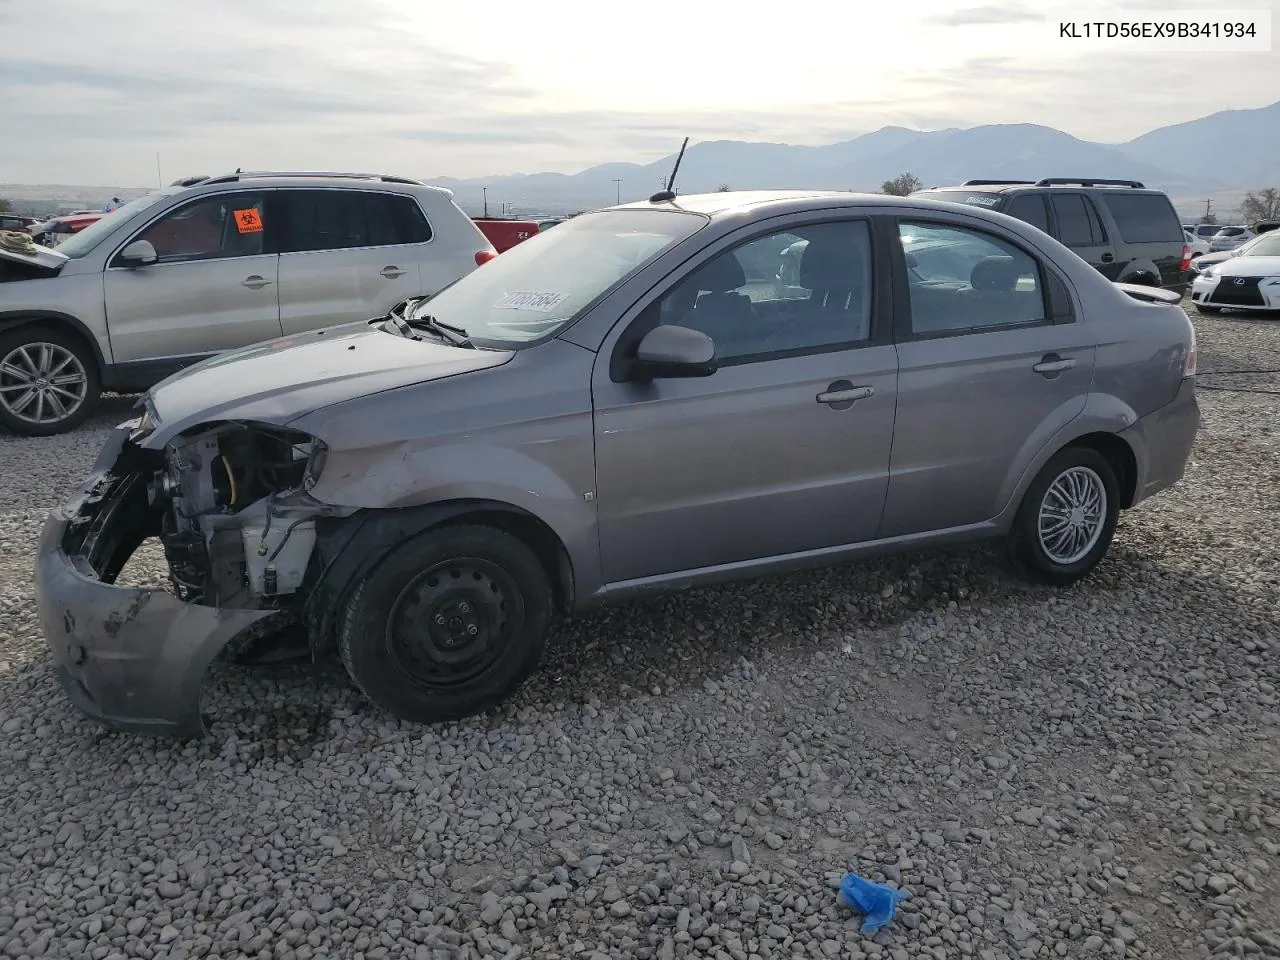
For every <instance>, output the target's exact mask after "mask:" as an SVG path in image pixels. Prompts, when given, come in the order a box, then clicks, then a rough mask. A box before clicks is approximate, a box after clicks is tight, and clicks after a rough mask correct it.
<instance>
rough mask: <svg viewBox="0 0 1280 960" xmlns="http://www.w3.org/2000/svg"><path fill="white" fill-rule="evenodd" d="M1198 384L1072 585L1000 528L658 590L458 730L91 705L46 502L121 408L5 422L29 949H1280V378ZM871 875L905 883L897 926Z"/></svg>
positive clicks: (1, 497)
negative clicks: (162, 722)
mask: <svg viewBox="0 0 1280 960" xmlns="http://www.w3.org/2000/svg"><path fill="white" fill-rule="evenodd" d="M1199 326H1200V336H1201V351H1202V353H1201V363H1200V365H1201V370H1203V371H1208V370H1214V369H1219V370H1221V369H1240V368H1258V367H1267V368H1275V369H1280V323H1275V322H1272V323H1271V324H1267V323H1264V322H1246V321H1241V320H1231V319H1218V320H1201V321H1200V322H1199ZM1203 383H1204V385H1206V386H1207V385H1222V386H1241V385H1243V386H1250V385H1252V386H1253V387H1257V388H1262V389H1270V390H1280V377H1253V378H1250V377H1233V378H1229V377H1218V378H1205V380H1204V381H1203ZM1202 404H1203V409H1204V426H1203V432H1202V434H1201V438H1200V440H1199V443H1198V445H1197V447H1196V451H1195V455H1194V463H1193V465H1192V466H1191V468H1190V472H1189V474H1188V477H1187V479H1186V480H1185V481H1184V483H1183V484H1182V485H1180V486H1179V487H1178V488H1177V489H1176V490H1174V491H1173V492H1171V493H1169V494H1166V495H1164V496H1161V497H1159V498H1157V499H1156V500H1154V501H1152V502H1151V503H1149V504H1147V505H1144V506H1143V507H1141V508H1139V509H1138V510H1136V511H1134V512H1132V513H1131V514H1127V515H1125V516H1124V517H1123V518H1122V520H1121V525H1120V529H1119V532H1118V535H1117V542H1116V546H1115V548H1114V551H1113V554H1112V558H1111V559H1110V560H1109V561H1108V562H1106V563H1105V564H1104V565H1103V566H1102V567H1101V568H1100V569H1099V570H1098V572H1097V573H1096V575H1095V576H1094V577H1092V578H1091V579H1090V580H1089V581H1088V582H1086V583H1084V584H1082V585H1078V586H1077V587H1075V588H1072V589H1069V590H1065V591H1054V590H1049V589H1039V588H1034V589H1033V588H1028V587H1025V586H1022V585H1020V584H1018V583H1017V582H1015V581H1013V580H1011V579H1009V578H1008V577H1006V576H1004V575H1003V574H1002V573H1001V572H1000V571H999V569H998V568H997V567H996V565H995V564H994V562H993V561H992V559H991V557H990V555H989V553H988V551H986V550H984V549H975V550H966V551H958V552H950V553H946V554H936V553H935V554H928V555H916V556H910V557H902V558H897V559H894V560H890V561H887V562H882V563H877V564H862V565H855V566H849V567H845V568H840V569H835V570H829V571H825V572H821V573H815V574H805V575H797V576H789V577H784V578H777V579H772V580H767V581H761V582H755V583H750V584H743V585H735V586H732V587H726V588H718V589H712V590H704V591H698V592H692V593H688V594H685V595H682V596H680V597H676V598H668V599H664V600H658V601H654V602H647V603H643V604H634V605H629V606H626V607H623V608H619V609H617V610H614V611H611V612H608V613H604V614H601V615H598V616H593V617H590V618H582V619H579V620H576V621H574V622H572V623H569V624H567V625H565V626H564V627H563V628H562V629H561V630H560V631H559V632H558V634H557V636H556V638H555V642H554V644H553V650H552V652H551V654H550V656H549V659H548V661H547V662H546V664H545V667H544V669H543V670H542V671H541V672H540V674H539V675H538V676H537V677H536V679H535V680H534V681H533V682H532V683H531V684H530V685H529V686H528V687H527V688H526V689H525V690H524V691H523V692H522V694H521V695H520V696H519V697H517V699H516V700H515V701H514V702H512V703H511V704H509V705H508V706H507V707H506V708H505V709H502V710H501V711H499V712H497V713H496V714H494V715H492V716H490V717H486V718H484V719H483V720H480V721H478V722H474V723H464V724H457V725H452V726H447V727H441V728H433V729H425V728H414V727H411V726H408V725H401V724H398V723H396V722H393V721H389V720H388V719H387V718H386V717H385V716H383V715H380V714H378V713H377V712H375V711H373V710H371V709H370V708H367V707H366V706H364V705H363V704H362V703H361V702H360V701H359V700H358V699H356V697H355V696H354V695H353V694H352V693H351V691H350V689H349V687H348V686H347V685H346V684H345V683H344V681H343V677H342V674H341V671H340V669H335V668H334V667H333V666H331V665H321V666H320V667H318V668H312V667H310V666H306V665H297V664H294V665H278V666H274V667H266V668H262V667H259V668H243V667H232V666H224V667H219V668H218V669H217V670H216V671H215V674H214V676H213V677H212V678H211V681H210V684H209V688H208V694H209V696H208V706H209V708H210V709H211V711H212V712H213V713H214V714H215V715H216V716H217V718H218V722H217V725H216V727H215V732H214V734H213V735H212V736H211V737H210V738H208V739H206V740H204V741H201V742H198V743H192V744H176V745H175V744H172V743H167V742H157V741H153V740H148V739H142V738H134V737H126V736H121V735H109V734H105V733H102V732H100V731H98V730H96V729H95V728H94V727H93V726H92V725H91V724H89V723H88V722H86V721H84V720H82V719H81V718H80V717H79V716H78V715H76V714H74V713H73V712H72V710H71V708H70V707H69V706H68V704H67V703H66V701H65V700H64V698H63V696H62V694H61V692H60V690H59V689H58V687H57V685H56V683H55V681H54V679H53V677H52V675H51V673H50V671H49V667H48V660H47V657H46V654H45V651H44V645H43V641H42V639H41V637H40V635H39V631H38V629H37V626H36V620H35V604H34V602H33V599H32V587H31V583H30V569H31V566H32V560H33V556H32V548H33V543H34V537H35V534H36V531H37V528H38V526H39V523H40V521H41V519H42V517H43V515H44V512H45V511H46V509H47V508H48V507H49V506H50V505H51V504H52V503H54V502H55V501H56V500H57V499H58V498H59V497H61V496H62V495H63V494H65V493H66V491H67V490H68V489H69V488H70V487H71V486H72V485H73V484H74V483H75V482H76V481H77V480H78V479H79V478H80V477H81V476H82V474H83V472H84V471H85V470H86V469H87V467H88V465H89V463H90V462H91V460H92V458H93V456H94V455H95V454H96V452H97V449H98V447H99V445H100V443H101V441H102V438H103V434H104V431H105V430H106V429H107V428H108V426H109V425H110V424H111V423H113V422H115V421H118V420H120V419H123V418H124V416H125V415H126V413H127V409H128V407H127V404H126V403H125V402H123V401H113V402H112V403H110V404H108V405H107V407H106V408H105V409H104V410H103V412H102V414H101V415H100V416H98V417H97V418H96V420H95V421H94V423H93V424H91V425H90V426H88V427H86V428H84V429H82V430H80V431H78V432H77V433H76V434H74V435H72V436H68V437H62V438H55V439H49V440H39V441H32V440H18V439H15V438H12V437H7V436H6V437H0V558H2V559H0V614H2V616H0V731H2V735H0V797H3V798H4V803H3V804H2V805H0V956H7V957H39V956H45V957H59V958H78V957H92V958H94V960H104V958H111V960H121V958H126V957H155V958H159V957H169V958H174V960H177V958H183V957H202V956H205V957H259V958H276V960H283V958H293V957H296V958H308V957H314V958H320V957H351V958H384V957H385V958H401V957H403V958H410V960H436V958H446V957H506V958H515V957H566V956H569V957H583V958H588V957H637V958H641V960H643V958H663V960H666V958H673V957H681V956H694V955H697V956H714V957H732V958H737V960H742V958H746V957H777V956H797V957H799V956H805V957H862V956H874V957H885V958H889V960H904V958H917V957H919V958H951V957H976V958H981V960H998V958H1013V957H1086V956H1101V957H1118V956H1127V957H1143V958H1160V960H1168V958H1174V957H1201V956H1208V955H1210V954H1216V955H1222V956H1244V955H1246V954H1254V955H1259V954H1261V955H1270V956H1280V859H1277V853H1278V852H1280V775H1278V773H1277V771H1278V769H1280V739H1278V738H1277V733H1278V732H1280V731H1278V729H1277V728H1278V726H1280V724H1278V722H1277V684H1280V669H1278V668H1277V661H1276V651H1277V649H1280V628H1278V627H1277V622H1278V621H1277V614H1278V613H1280V609H1278V608H1280V602H1278V601H1280V586H1277V584H1278V582H1280V565H1278V563H1277V547H1276V540H1275V531H1276V529H1277V522H1276V520H1277V511H1278V510H1280V496H1277V489H1278V488H1277V481H1278V480H1280V457H1278V456H1277V452H1278V451H1277V432H1276V431H1277V429H1278V427H1277V425H1278V424H1280V419H1278V418H1277V413H1280V396H1274V395H1264V394H1257V393H1243V392H1209V391H1206V392H1205V393H1204V394H1203V395H1202ZM133 575H134V576H140V577H144V578H147V579H151V578H155V577H158V576H160V575H161V569H160V566H159V556H158V554H156V553H154V552H150V553H147V554H146V555H144V556H142V557H141V558H140V560H139V562H138V564H136V565H135V569H134V571H133ZM849 869H854V870H857V871H859V872H861V873H863V874H864V875H869V876H871V877H873V878H875V879H878V880H882V881H888V882H890V883H892V884H894V885H898V886H901V887H903V888H905V889H907V890H909V891H910V893H911V899H910V900H908V901H907V902H906V903H904V904H903V906H902V908H901V910H900V913H899V916H898V918H897V919H896V920H895V922H894V923H893V924H892V925H891V926H890V927H889V928H887V929H886V930H884V931H881V932H880V933H879V934H877V935H876V936H875V937H874V938H867V937H864V936H862V935H861V933H860V932H859V924H858V922H857V920H856V919H855V918H854V916H853V915H852V913H851V911H849V910H848V909H847V908H845V907H842V906H840V905H839V903H838V899H837V895H836V893H835V890H834V885H835V884H836V883H837V882H838V879H839V877H840V876H841V874H842V873H843V872H844V871H845V870H849Z"/></svg>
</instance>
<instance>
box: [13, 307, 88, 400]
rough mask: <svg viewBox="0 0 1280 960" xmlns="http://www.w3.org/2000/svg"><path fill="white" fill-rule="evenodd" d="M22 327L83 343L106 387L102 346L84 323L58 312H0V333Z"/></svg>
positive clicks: (67, 314)
mask: <svg viewBox="0 0 1280 960" xmlns="http://www.w3.org/2000/svg"><path fill="white" fill-rule="evenodd" d="M23 327H47V328H50V329H53V330H62V331H65V332H68V333H70V334H72V335H73V336H75V337H77V338H78V339H80V340H82V341H84V343H85V345H86V346H87V347H88V348H89V350H90V351H91V352H92V354H93V362H94V363H95V364H96V365H97V367H98V376H99V378H100V379H101V380H102V382H103V385H104V386H106V384H107V381H108V380H109V377H108V375H107V374H108V369H107V368H108V366H109V364H108V362H107V358H106V356H105V355H104V354H103V352H102V345H101V344H100V343H99V342H98V338H97V337H95V336H94V335H93V333H92V332H91V331H90V330H89V328H88V327H87V326H85V324H84V322H83V321H81V320H79V319H77V318H76V317H73V316H72V315H71V314H69V313H62V312H60V311H58V310H4V311H0V333H9V332H11V331H13V330H20V329H22V328H23Z"/></svg>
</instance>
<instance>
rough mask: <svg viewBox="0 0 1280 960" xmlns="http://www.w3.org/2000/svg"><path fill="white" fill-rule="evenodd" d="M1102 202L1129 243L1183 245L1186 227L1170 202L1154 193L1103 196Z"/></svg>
mask: <svg viewBox="0 0 1280 960" xmlns="http://www.w3.org/2000/svg"><path fill="white" fill-rule="evenodd" d="M1101 197H1102V202H1103V203H1105V204H1106V205H1107V209H1108V210H1110V211H1111V217H1112V219H1114V220H1115V222H1116V228H1117V229H1118V230H1119V231H1120V238H1121V239H1122V240H1124V242H1125V243H1164V242H1175V243H1181V242H1183V239H1184V237H1183V234H1182V224H1181V223H1179V222H1178V215H1177V213H1175V212H1174V209H1173V204H1171V203H1170V202H1169V200H1168V198H1166V197H1164V196H1162V195H1160V194H1154V193H1137V194H1134V193H1120V192H1115V193H1103V194H1101Z"/></svg>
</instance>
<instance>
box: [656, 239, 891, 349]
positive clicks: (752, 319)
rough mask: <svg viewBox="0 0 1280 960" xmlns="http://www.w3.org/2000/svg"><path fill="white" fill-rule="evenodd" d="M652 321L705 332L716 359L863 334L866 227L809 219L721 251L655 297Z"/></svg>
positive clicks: (816, 345) (867, 290)
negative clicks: (810, 221) (805, 223)
mask: <svg viewBox="0 0 1280 960" xmlns="http://www.w3.org/2000/svg"><path fill="white" fill-rule="evenodd" d="M658 322H659V323H670V324H678V325H680V326H684V327H692V328H693V329H695V330H700V331H701V332H703V333H705V334H706V335H707V336H709V337H710V338H711V339H712V341H714V342H715V345H716V356H717V358H718V359H719V360H720V362H721V363H724V362H731V361H735V360H736V361H739V362H743V361H746V360H749V359H751V358H756V357H765V356H771V355H774V354H778V353H787V352H790V351H795V352H806V351H811V350H820V349H823V348H831V347H835V346H838V345H841V344H855V343H859V342H863V341H866V340H868V339H869V338H870V336H871V233H870V229H869V228H868V225H867V223H866V221H863V220H851V221H845V222H834V223H820V224H813V225H811V226H805V227H796V228H794V229H792V230H788V231H781V232H777V233H771V234H768V235H767V236H763V237H758V238H756V239H754V240H750V241H748V242H746V243H743V244H741V245H739V246H737V247H734V248H732V249H729V250H726V251H724V252H723V253H720V254H718V255H717V256H715V257H714V258H712V259H711V260H709V261H707V262H706V263H704V264H702V265H701V266H700V267H698V268H696V269H695V270H694V271H693V273H691V274H690V275H689V276H687V277H685V278H684V279H683V280H681V281H680V282H679V283H677V284H676V286H675V287H674V288H672V289H671V290H670V291H669V292H668V293H667V294H666V295H665V296H664V297H663V298H662V299H661V301H659V304H658Z"/></svg>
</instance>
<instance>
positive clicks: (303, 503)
mask: <svg viewBox="0 0 1280 960" xmlns="http://www.w3.org/2000/svg"><path fill="white" fill-rule="evenodd" d="M154 431H155V423H154V414H153V413H152V412H151V411H150V409H148V411H147V413H145V414H144V415H143V416H142V417H140V418H139V419H137V420H132V421H129V422H127V423H125V424H122V425H121V426H120V427H118V428H116V430H115V431H114V432H113V434H112V436H111V439H110V440H109V441H108V443H107V445H106V447H105V448H104V449H103V451H102V453H101V455H100V456H99V458H98V461H97V463H96V464H95V465H94V468H93V470H92V471H91V473H90V475H89V477H88V478H87V480H86V481H85V483H84V484H83V486H82V487H81V489H80V491H79V492H78V494H77V495H76V496H75V497H73V498H72V499H71V500H70V501H68V502H67V503H65V504H63V505H62V506H60V507H58V508H56V509H54V510H53V511H52V513H51V514H50V516H49V517H48V519H47V520H46V522H45V526H44V530H43V533H42V536H41V543H40V550H39V559H38V562H37V570H36V580H37V592H38V598H39V609H40V617H41V621H42V624H43V627H44V631H45V637H46V639H47V640H48V643H49V646H50V649H51V652H52V655H53V660H54V663H55V666H56V670H57V673H58V676H59V679H60V680H61V682H62V685H63V687H64V689H65V690H66V693H67V695H68V697H69V698H70V699H71V701H72V702H73V704H74V705H75V706H76V707H77V708H78V709H79V710H80V711H81V712H83V713H85V714H86V715H88V716H90V717H92V718H94V719H96V720H98V721H100V722H101V723H103V724H104V725H105V726H107V727H110V728H113V729H119V730H127V731H134V732H145V733H153V734H169V735H172V736H177V737H198V736H202V735H204V734H205V733H206V732H207V726H206V719H205V717H204V715H203V713H202V710H201V687H202V685H203V681H204V675H205V673H206V671H207V669H208V667H209V665H210V663H211V662H212V661H213V659H214V658H215V657H216V656H217V655H218V653H219V652H220V651H222V650H223V649H224V648H225V647H227V645H228V644H230V643H231V642H232V641H233V640H236V639H237V638H247V637H251V636H254V635H261V634H265V633H268V632H272V631H274V630H276V629H278V628H281V627H283V626H285V625H288V624H289V623H290V622H292V621H295V620H296V619H297V618H298V616H299V613H300V607H301V604H302V597H303V595H304V582H305V581H306V579H307V577H308V572H309V569H310V568H311V563H312V554H313V552H314V551H315V542H316V529H315V527H316V521H317V520H319V519H320V518H322V517H341V516H345V515H348V514H350V513H351V512H353V511H351V510H349V509H344V508H334V507H329V506H326V505H325V504H322V503H320V502H318V501H317V500H315V499H313V498H312V497H311V496H310V495H309V493H308V490H309V488H310V485H311V484H312V483H313V482H314V477H315V476H316V475H317V473H318V471H319V469H320V467H321V466H322V463H323V459H324V457H325V455H326V448H325V446H324V445H323V443H321V442H320V441H319V440H317V439H316V438H314V437H311V436H309V435H307V434H303V433H299V432H297V431H291V430H288V429H286V428H282V427H278V426H273V425H270V424H264V423H258V422H252V421H225V422H217V423H210V424H204V425H201V426H199V427H196V428H193V429H190V430H187V431H185V432H184V433H182V434H180V435H178V436H175V437H172V438H170V439H168V440H167V442H165V443H163V444H160V443H158V442H157V439H156V437H155V436H153V434H154ZM150 538H156V539H158V540H159V542H160V543H161V544H162V546H163V549H164V555H165V559H166V561H167V564H168V568H169V579H170V581H171V584H172V589H171V590H162V589H157V588H153V587H125V586H119V585H117V584H116V579H117V577H118V576H119V575H120V573H121V571H122V569H123V568H124V566H125V563H126V562H127V561H128V559H129V557H130V556H132V555H133V553H134V552H135V551H136V550H137V549H138V548H139V546H140V545H141V544H142V543H143V542H144V541H145V540H148V539H150Z"/></svg>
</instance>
